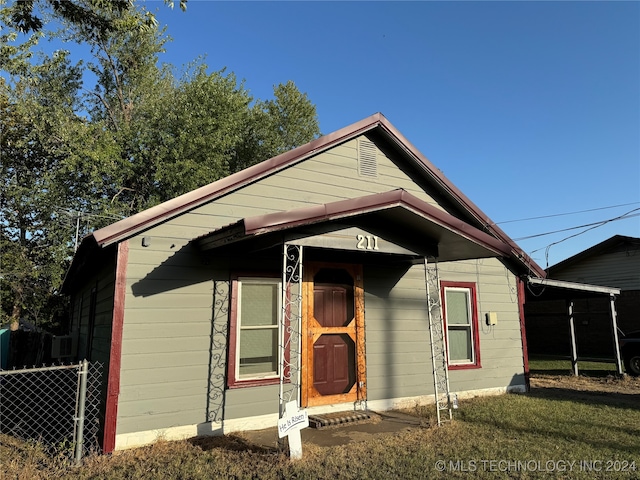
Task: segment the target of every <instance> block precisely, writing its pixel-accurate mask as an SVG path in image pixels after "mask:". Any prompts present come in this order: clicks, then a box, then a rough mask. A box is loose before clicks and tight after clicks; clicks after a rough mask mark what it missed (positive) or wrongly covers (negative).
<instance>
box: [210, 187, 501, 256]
mask: <svg viewBox="0 0 640 480" xmlns="http://www.w3.org/2000/svg"><path fill="white" fill-rule="evenodd" d="M395 206H402V207H404V208H407V209H409V210H412V211H414V212H416V213H418V214H419V215H421V216H423V217H425V218H427V219H428V220H429V221H431V222H434V223H437V224H438V225H441V226H443V227H445V228H447V229H448V230H451V231H453V232H455V233H456V234H458V235H461V236H463V237H465V238H467V239H469V240H471V241H473V242H474V243H477V244H481V245H483V246H485V247H487V248H489V249H491V250H493V251H495V252H496V253H499V254H501V255H504V256H509V255H511V249H510V248H509V246H508V245H507V244H505V243H504V242H502V241H501V240H499V239H496V238H494V237H492V236H491V235H489V234H487V233H484V232H482V231H481V230H478V229H477V228H475V227H473V226H471V225H469V224H468V223H466V222H464V221H462V220H460V219H459V218H456V217H454V216H452V215H450V214H448V213H446V212H444V211H442V210H439V209H437V208H435V207H434V206H432V205H430V204H428V203H427V202H425V201H423V200H420V199H419V198H417V197H415V196H414V195H411V194H410V193H408V192H406V191H404V190H391V191H389V192H384V193H377V194H373V195H367V196H364V197H359V198H354V199H348V200H340V201H337V202H333V203H327V204H324V205H314V206H312V207H304V208H298V209H295V210H289V211H286V212H276V213H270V214H267V215H259V216H255V217H249V218H245V219H243V220H241V221H240V222H238V223H236V224H233V225H230V226H228V227H223V228H221V229H218V230H216V231H217V232H219V231H220V230H224V229H225V228H233V227H235V226H236V225H239V224H242V225H243V226H244V231H245V234H246V235H256V234H261V233H267V232H273V231H278V230H286V229H289V228H294V227H298V226H301V225H309V224H313V223H319V222H324V221H330V220H335V219H339V218H345V217H349V216H355V215H362V214H364V213H368V212H375V211H380V210H384V209H386V208H392V207H395ZM207 236H208V235H203V236H202V237H199V238H201V239H202V238H206V237H207Z"/></svg>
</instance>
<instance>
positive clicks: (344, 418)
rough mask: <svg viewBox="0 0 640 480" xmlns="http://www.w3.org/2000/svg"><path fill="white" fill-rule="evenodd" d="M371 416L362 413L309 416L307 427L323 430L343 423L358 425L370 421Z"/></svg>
mask: <svg viewBox="0 0 640 480" xmlns="http://www.w3.org/2000/svg"><path fill="white" fill-rule="evenodd" d="M371 417H372V414H371V413H369V412H362V411H357V412H355V411H353V410H352V411H348V412H334V413H325V414H324V415H309V426H310V427H311V428H317V429H321V428H325V427H331V426H334V425H342V424H345V423H351V424H353V423H359V422H364V421H366V420H369V419H371Z"/></svg>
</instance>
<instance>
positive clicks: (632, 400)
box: [531, 374, 640, 408]
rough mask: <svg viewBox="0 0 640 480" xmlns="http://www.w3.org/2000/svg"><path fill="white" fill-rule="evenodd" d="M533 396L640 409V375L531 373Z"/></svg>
mask: <svg viewBox="0 0 640 480" xmlns="http://www.w3.org/2000/svg"><path fill="white" fill-rule="evenodd" d="M531 395H532V396H540V397H548V398H551V397H553V398H564V399H571V400H582V401H591V402H598V403H601V404H606V405H611V406H616V407H635V408H640V378H634V377H629V376H625V377H624V378H618V377H614V376H611V375H610V376H607V377H585V376H577V377H574V376H559V375H543V374H536V375H532V376H531Z"/></svg>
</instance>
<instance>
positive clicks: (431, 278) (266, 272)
mask: <svg viewBox="0 0 640 480" xmlns="http://www.w3.org/2000/svg"><path fill="white" fill-rule="evenodd" d="M527 276H534V277H537V278H538V277H541V276H544V271H543V270H542V269H541V268H540V267H539V266H538V265H536V264H535V263H534V262H533V261H532V260H531V259H530V258H529V257H528V256H527V255H526V254H525V253H524V252H523V251H522V250H521V249H520V248H519V247H518V246H517V245H516V244H515V243H514V242H513V241H512V240H510V239H509V237H508V236H507V235H506V234H505V233H504V232H502V231H501V230H500V229H499V228H497V227H496V226H495V224H494V223H493V222H491V221H490V220H489V219H488V218H487V217H486V215H485V214H483V213H482V211H480V209H479V208H478V207H476V206H475V205H474V204H473V203H472V202H471V201H470V200H469V199H468V198H467V197H466V196H465V195H464V194H463V193H462V192H461V191H459V190H458V189H457V188H456V187H455V186H454V185H453V184H452V183H451V182H450V181H449V180H447V179H446V178H445V177H444V175H443V174H442V173H441V172H440V171H439V170H438V169H437V168H436V167H435V166H434V165H433V164H432V163H431V162H430V161H429V160H427V159H426V158H425V157H424V156H423V155H422V154H421V153H420V152H419V151H418V150H417V149H416V148H415V147H414V146H413V145H412V144H411V143H410V142H409V141H408V140H407V139H406V138H404V137H403V136H402V134H401V133H400V132H399V131H398V130H396V129H395V128H394V127H393V126H392V125H391V123H390V122H389V121H388V120H387V119H386V118H385V117H384V116H382V115H381V114H376V115H373V116H371V117H369V118H366V119H364V120H362V121H359V122H357V123H355V124H353V125H350V126H348V127H346V128H344V129H341V130H339V131H337V132H334V133H331V134H329V135H326V136H323V137H321V138H319V139H317V140H314V141H312V142H311V143H309V144H307V145H303V146H301V147H298V148H296V149H294V150H292V151H290V152H287V153H284V154H282V155H279V156H277V157H275V158H272V159H270V160H267V161H265V162H262V163H260V164H258V165H255V166H252V167H250V168H248V169H246V170H243V171H241V172H238V173H236V174H233V175H231V176H229V177H227V178H224V179H222V180H219V181H216V182H214V183H212V184H210V185H206V186H204V187H202V188H199V189H197V190H195V191H192V192H189V193H187V194H185V195H182V196H180V197H177V198H175V199H173V200H170V201H168V202H165V203H163V204H161V205H158V206H155V207H153V208H150V209H148V210H146V211H143V212H140V213H138V214H136V215H133V216H132V217H130V218H127V219H124V220H121V221H119V222H117V223H114V224H112V225H110V226H107V227H105V228H102V229H100V230H97V231H95V232H94V233H93V234H92V235H89V236H88V237H86V238H84V239H83V241H82V243H81V245H80V247H79V249H78V251H77V253H76V255H75V257H74V259H73V262H72V265H71V267H70V270H69V272H68V274H67V277H66V279H65V283H64V291H65V292H66V293H68V294H69V295H70V297H71V301H72V327H73V329H74V330H75V331H76V332H77V334H78V338H79V342H78V343H79V346H78V349H79V351H78V355H79V357H86V358H88V359H90V360H92V361H99V362H102V363H103V364H104V369H105V381H104V384H105V388H104V392H103V399H102V401H103V403H104V425H103V428H102V432H101V435H102V438H103V450H104V451H106V452H110V451H112V450H114V449H121V448H127V447H131V446H136V445H142V444H145V443H150V442H153V441H155V440H156V439H157V438H166V439H174V438H186V437H191V436H195V435H208V434H216V433H227V432H232V431H239V430H249V429H261V428H266V427H271V426H275V425H276V422H277V420H278V418H279V415H280V414H281V413H282V406H283V402H284V401H287V400H291V399H293V400H296V401H297V402H298V405H299V406H301V407H302V408H305V409H307V410H308V412H309V413H318V414H321V413H323V412H335V411H340V410H354V409H363V410H364V409H369V410H373V411H381V410H386V409H392V408H398V407H410V406H415V405H417V404H426V403H434V402H435V399H436V398H442V394H443V392H444V393H445V396H446V397H448V395H447V394H449V393H456V394H457V395H459V396H462V397H463V396H465V395H481V394H493V393H500V392H506V391H511V390H515V391H523V390H525V388H526V374H527V370H528V367H527V357H526V343H525V334H524V318H523V305H522V304H523V302H524V280H523V279H525V278H526V277H527ZM432 337H433V338H434V340H433V341H432V340H431V338H432ZM441 359H443V360H446V363H445V362H444V361H442V362H441V361H440V360H441ZM441 365H442V366H443V367H442V368H441ZM438 395H440V397H438ZM438 405H440V404H438ZM448 406H449V408H450V406H451V405H450V404H449V405H448ZM438 411H439V410H438ZM449 411H450V410H449Z"/></svg>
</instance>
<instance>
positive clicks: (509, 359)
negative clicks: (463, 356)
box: [439, 258, 524, 392]
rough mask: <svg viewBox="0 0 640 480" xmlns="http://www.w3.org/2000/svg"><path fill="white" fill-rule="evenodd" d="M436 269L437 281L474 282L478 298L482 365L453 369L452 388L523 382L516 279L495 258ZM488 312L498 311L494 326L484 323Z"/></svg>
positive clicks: (451, 263) (454, 263) (450, 375)
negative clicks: (473, 367) (477, 367)
mask: <svg viewBox="0 0 640 480" xmlns="http://www.w3.org/2000/svg"><path fill="white" fill-rule="evenodd" d="M439 272H440V280H445V281H458V282H474V283H475V284H476V289H477V297H478V298H477V301H478V305H477V308H478V330H479V338H480V361H481V365H482V368H480V369H470V370H452V371H451V372H450V374H449V381H450V385H451V391H453V392H456V391H457V392H463V391H467V390H477V389H482V388H493V387H505V386H507V385H512V386H513V385H524V359H523V356H522V340H521V333H520V317H519V314H518V284H517V278H516V277H515V276H514V275H513V274H512V273H511V272H509V270H508V269H506V268H505V267H504V265H503V264H502V263H501V262H500V261H499V260H497V259H494V258H489V259H480V260H469V261H463V262H447V263H442V264H440V265H439ZM488 312H497V314H498V324H497V325H495V326H488V325H487V324H486V323H485V314H486V313H488Z"/></svg>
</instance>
